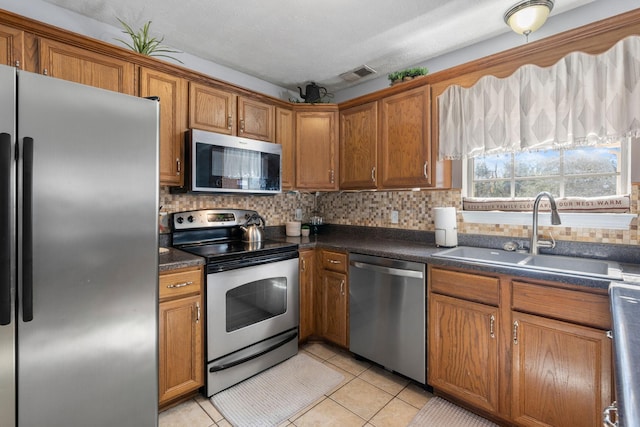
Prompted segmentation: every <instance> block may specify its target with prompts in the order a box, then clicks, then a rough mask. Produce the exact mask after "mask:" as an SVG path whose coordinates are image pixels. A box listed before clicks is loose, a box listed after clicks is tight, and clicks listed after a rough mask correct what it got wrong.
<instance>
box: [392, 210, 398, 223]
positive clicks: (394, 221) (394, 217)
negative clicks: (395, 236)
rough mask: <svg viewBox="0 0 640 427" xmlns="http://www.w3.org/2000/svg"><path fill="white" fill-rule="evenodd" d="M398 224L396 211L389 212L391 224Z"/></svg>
mask: <svg viewBox="0 0 640 427" xmlns="http://www.w3.org/2000/svg"><path fill="white" fill-rule="evenodd" d="M397 223H398V211H391V224H397Z"/></svg>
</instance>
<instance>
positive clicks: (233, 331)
mask: <svg viewBox="0 0 640 427" xmlns="http://www.w3.org/2000/svg"><path fill="white" fill-rule="evenodd" d="M255 215H257V213H256V212H255V211H250V210H241V209H209V210H197V211H188V212H179V213H175V214H174V216H173V230H174V231H173V236H172V237H173V246H174V247H176V248H178V249H180V250H183V251H186V252H190V253H192V254H194V255H199V256H201V257H204V258H205V259H206V269H207V280H206V306H207V308H206V313H207V343H206V348H207V375H206V378H207V385H206V391H207V396H211V395H213V394H215V393H217V392H219V391H221V390H224V389H226V388H228V387H230V386H232V385H234V384H237V383H239V382H240V381H243V380H245V379H247V378H249V377H251V376H252V375H255V374H257V373H259V372H261V371H263V370H265V369H267V368H269V367H271V366H273V365H275V364H277V363H280V362H282V361H284V360H286V359H288V358H289V357H291V356H293V355H295V354H296V353H297V352H298V324H299V299H298V294H299V290H298V245H296V244H292V243H287V242H283V241H277V240H262V241H260V242H256V241H253V242H244V241H242V236H243V230H242V228H241V227H243V226H245V224H246V223H247V221H248V220H250V219H251V218H252V217H255Z"/></svg>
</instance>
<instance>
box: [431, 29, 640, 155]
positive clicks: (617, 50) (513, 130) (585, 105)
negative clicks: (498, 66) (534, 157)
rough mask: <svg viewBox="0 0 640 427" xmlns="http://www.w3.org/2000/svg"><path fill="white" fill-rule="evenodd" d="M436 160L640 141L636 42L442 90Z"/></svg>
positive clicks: (638, 44) (639, 76) (639, 66)
mask: <svg viewBox="0 0 640 427" xmlns="http://www.w3.org/2000/svg"><path fill="white" fill-rule="evenodd" d="M438 102H439V104H438V105H439V114H440V122H439V127H440V140H439V158H440V159H462V158H469V157H478V156H482V155H487V154H498V153H510V152H517V151H527V150H546V149H554V148H559V147H575V146H581V145H594V144H597V143H599V142H605V141H607V140H613V139H619V138H626V137H639V136H640V37H636V36H632V37H628V38H625V39H623V40H621V41H619V42H618V43H617V44H616V45H614V46H613V47H612V48H611V49H609V50H608V51H607V52H604V53H602V54H600V55H589V54H585V53H582V52H575V53H572V54H569V55H567V56H566V57H565V58H563V59H561V60H560V61H558V62H557V63H556V64H554V65H552V66H550V67H547V68H541V67H538V66H536V65H525V66H522V67H520V68H519V69H518V70H516V72H515V73H513V74H512V75H511V76H509V77H506V78H503V79H500V78H497V77H494V76H485V77H483V78H481V79H480V80H479V81H478V82H477V83H476V84H475V85H474V86H472V87H470V88H463V87H461V86H458V85H452V86H450V87H448V88H447V89H446V90H445V91H444V92H443V93H442V94H441V95H440V96H439V97H438Z"/></svg>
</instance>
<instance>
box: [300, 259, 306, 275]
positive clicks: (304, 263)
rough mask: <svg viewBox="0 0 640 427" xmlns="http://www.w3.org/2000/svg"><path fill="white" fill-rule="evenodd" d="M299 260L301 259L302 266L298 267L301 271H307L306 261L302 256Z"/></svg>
mask: <svg viewBox="0 0 640 427" xmlns="http://www.w3.org/2000/svg"><path fill="white" fill-rule="evenodd" d="M300 261H301V264H302V267H301V268H300V270H302V271H303V272H304V271H307V263H306V262H305V259H304V258H302V259H301V260H300Z"/></svg>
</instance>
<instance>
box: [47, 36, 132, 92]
mask: <svg viewBox="0 0 640 427" xmlns="http://www.w3.org/2000/svg"><path fill="white" fill-rule="evenodd" d="M39 57H40V68H39V72H40V73H42V74H45V75H48V76H51V77H56V78H59V79H63V80H69V81H72V82H76V83H82V84H85V85H89V86H94V87H98V88H101V89H106V90H112V91H114V92H120V93H126V94H127V95H134V94H135V84H134V83H135V68H134V65H133V64H132V63H131V62H128V61H126V60H122V59H117V58H114V57H111V56H107V55H103V54H100V53H96V52H92V51H90V50H88V49H82V48H79V47H75V46H71V45H68V44H64V43H60V42H56V41H53V40H48V39H45V38H41V39H40V40H39Z"/></svg>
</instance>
